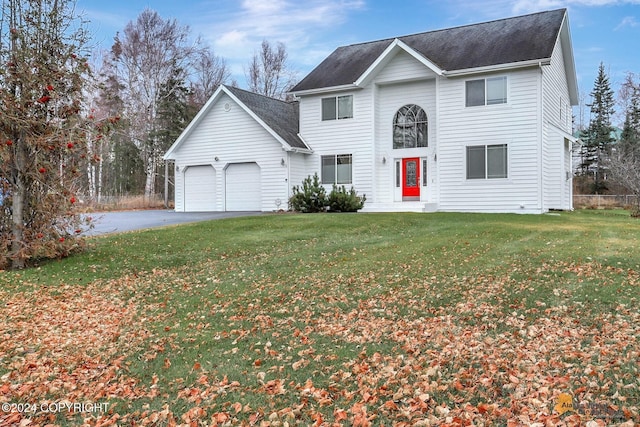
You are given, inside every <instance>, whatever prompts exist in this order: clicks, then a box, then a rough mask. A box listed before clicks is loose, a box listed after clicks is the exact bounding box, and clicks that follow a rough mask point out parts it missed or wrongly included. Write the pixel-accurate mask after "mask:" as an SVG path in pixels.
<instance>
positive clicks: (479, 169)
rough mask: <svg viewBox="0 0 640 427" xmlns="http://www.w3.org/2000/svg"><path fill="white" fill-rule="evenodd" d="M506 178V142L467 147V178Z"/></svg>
mask: <svg viewBox="0 0 640 427" xmlns="http://www.w3.org/2000/svg"><path fill="white" fill-rule="evenodd" d="M494 178H507V144H497V145H471V146H468V147H467V179H494Z"/></svg>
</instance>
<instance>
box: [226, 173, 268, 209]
mask: <svg viewBox="0 0 640 427" xmlns="http://www.w3.org/2000/svg"><path fill="white" fill-rule="evenodd" d="M225 195H226V210H227V211H260V210H262V182H261V177H260V166H258V164H257V163H234V164H230V165H229V166H227V169H226V171H225Z"/></svg>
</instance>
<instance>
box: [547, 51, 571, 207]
mask: <svg viewBox="0 0 640 427" xmlns="http://www.w3.org/2000/svg"><path fill="white" fill-rule="evenodd" d="M543 87H544V92H543V94H544V95H543V102H544V106H543V112H544V113H543V114H544V124H545V125H544V137H543V138H544V139H543V158H542V162H543V168H542V174H543V175H542V176H543V183H544V184H543V192H544V207H545V209H546V210H548V209H571V207H572V203H571V197H569V196H568V194H569V195H570V194H571V186H572V185H573V182H572V179H571V177H572V175H571V174H570V179H569V180H567V179H566V177H567V175H566V171H569V170H570V169H568V168H567V157H570V151H568V150H570V146H569V148H567V145H566V144H565V138H564V136H563V135H562V134H561V133H560V132H557V131H555V130H554V127H557V128H558V129H560V130H561V131H563V132H565V133H567V134H571V131H572V123H571V108H570V105H569V88H568V85H567V74H566V70H565V67H564V61H563V55H562V44H561V42H560V39H558V41H557V42H556V46H555V49H554V51H553V55H552V57H551V64H550V65H549V66H545V67H543Z"/></svg>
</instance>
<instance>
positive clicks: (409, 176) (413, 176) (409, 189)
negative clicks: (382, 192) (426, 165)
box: [402, 157, 420, 200]
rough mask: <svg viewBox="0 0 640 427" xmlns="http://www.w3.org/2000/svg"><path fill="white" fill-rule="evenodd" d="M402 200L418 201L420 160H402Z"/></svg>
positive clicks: (416, 158)
mask: <svg viewBox="0 0 640 427" xmlns="http://www.w3.org/2000/svg"><path fill="white" fill-rule="evenodd" d="M402 198H403V199H405V200H420V159H419V158H418V157H415V158H408V159H402Z"/></svg>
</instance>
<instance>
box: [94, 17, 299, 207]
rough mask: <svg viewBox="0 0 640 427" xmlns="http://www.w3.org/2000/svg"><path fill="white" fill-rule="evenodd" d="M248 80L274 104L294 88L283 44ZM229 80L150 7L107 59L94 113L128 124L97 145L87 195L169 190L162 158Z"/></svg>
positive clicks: (257, 59) (264, 55)
mask: <svg viewBox="0 0 640 427" xmlns="http://www.w3.org/2000/svg"><path fill="white" fill-rule="evenodd" d="M246 74H247V83H248V86H249V89H250V90H252V91H254V92H256V93H260V94H263V95H266V96H271V97H275V98H282V99H284V97H285V96H286V93H287V91H288V90H289V89H290V88H291V87H293V84H294V83H295V73H294V72H292V71H291V70H290V69H289V67H288V65H287V52H286V48H285V46H284V45H283V44H282V43H277V44H276V45H275V46H274V45H272V44H271V43H270V42H268V41H266V40H265V41H263V42H262V44H261V46H260V49H259V51H258V52H257V53H255V54H254V56H253V58H252V59H251V60H250V61H249V63H248V71H247V73H246ZM230 76H231V71H230V69H229V68H228V66H227V64H226V62H225V60H224V59H223V58H220V57H219V56H216V55H215V53H214V52H213V51H212V50H211V48H210V47H209V46H207V45H205V44H204V43H203V42H202V40H201V39H199V38H196V39H195V40H194V39H193V38H192V36H191V34H190V32H189V28H188V27H186V26H181V25H179V23H178V22H177V21H176V20H174V19H169V20H164V19H163V18H161V17H160V16H159V15H158V13H157V12H155V11H152V10H150V9H146V10H144V11H143V12H142V13H141V14H140V16H138V18H137V19H136V20H135V21H132V22H130V23H128V24H127V25H126V27H125V28H124V30H123V31H122V33H118V34H116V36H115V38H114V43H113V46H112V47H111V50H110V51H109V52H108V53H106V54H105V56H104V60H103V63H102V65H101V67H100V70H99V74H98V77H97V78H98V83H99V85H98V89H97V91H96V92H95V93H94V94H93V96H92V102H93V104H94V107H93V110H94V111H95V114H97V115H98V116H100V117H106V116H112V115H114V114H119V115H120V117H122V118H123V119H124V120H121V121H120V122H119V125H118V127H117V129H116V131H115V132H113V134H112V135H111V136H110V137H108V138H105V139H103V140H102V141H101V143H100V144H98V145H97V146H96V147H95V148H96V150H97V151H98V152H97V153H96V154H97V155H98V156H99V157H100V158H101V159H102V162H100V163H99V164H97V165H95V167H94V168H93V169H92V170H91V173H90V175H89V176H88V183H87V184H88V185H87V194H88V195H89V196H90V197H92V198H93V199H97V200H99V199H101V198H102V197H103V196H105V195H107V196H121V195H127V194H144V195H145V196H146V197H151V196H153V195H155V194H157V193H159V192H162V191H164V187H163V184H164V181H165V176H164V174H165V169H164V163H163V161H162V155H163V154H164V153H165V152H166V151H167V150H168V149H169V147H170V146H171V144H173V142H174V141H175V140H176V139H177V138H178V136H179V135H180V133H181V132H182V131H183V130H184V128H185V127H186V126H187V124H188V123H189V122H190V121H191V120H192V119H193V118H194V117H195V115H196V114H197V112H198V111H199V110H200V109H201V108H202V106H204V104H205V103H206V101H207V100H208V99H209V97H210V96H211V95H213V93H214V92H215V90H216V89H217V88H218V86H219V85H221V84H225V83H230V84H232V85H234V86H237V85H238V84H237V82H235V81H230Z"/></svg>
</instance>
